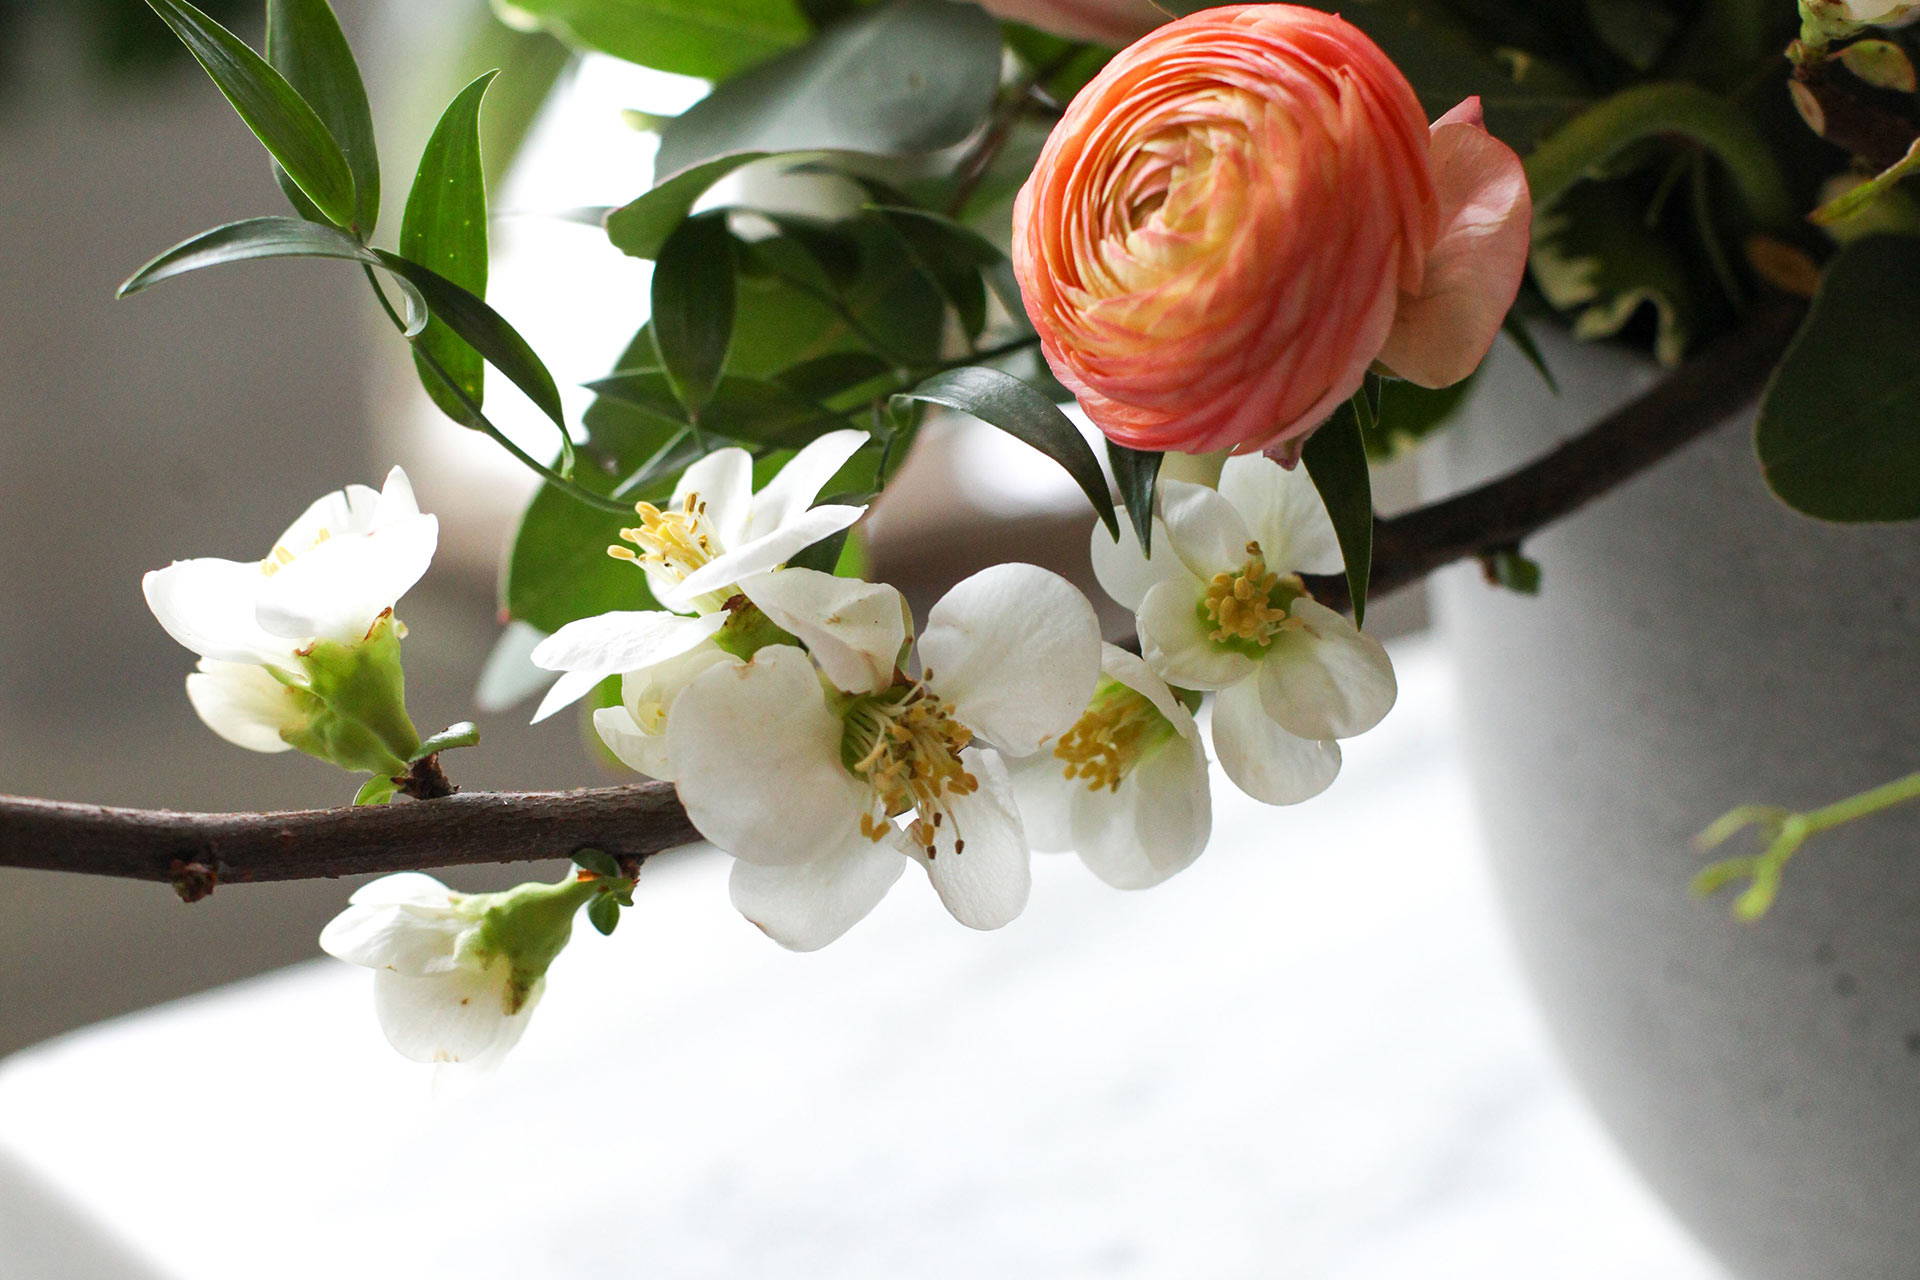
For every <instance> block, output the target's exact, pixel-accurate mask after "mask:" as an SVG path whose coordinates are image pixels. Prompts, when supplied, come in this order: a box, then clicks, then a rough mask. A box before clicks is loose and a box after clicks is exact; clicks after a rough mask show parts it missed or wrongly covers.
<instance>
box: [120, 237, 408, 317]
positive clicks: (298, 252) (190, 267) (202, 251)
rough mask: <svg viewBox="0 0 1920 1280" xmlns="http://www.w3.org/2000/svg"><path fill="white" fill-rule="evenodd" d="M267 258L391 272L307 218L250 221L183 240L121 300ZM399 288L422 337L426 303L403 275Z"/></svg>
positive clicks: (138, 275) (137, 277)
mask: <svg viewBox="0 0 1920 1280" xmlns="http://www.w3.org/2000/svg"><path fill="white" fill-rule="evenodd" d="M266 258H338V259H341V260H342V261H346V262H358V263H360V264H362V265H363V266H369V267H379V268H380V269H381V270H383V271H385V270H391V268H390V267H389V266H388V264H387V263H386V262H385V261H384V260H383V259H382V258H381V257H380V255H379V254H378V253H377V252H376V251H375V250H372V249H369V248H367V247H366V246H365V245H363V244H361V243H360V242H359V241H358V240H356V239H354V238H353V237H352V236H350V235H348V234H347V233H346V232H344V231H341V230H339V229H338V228H336V227H330V226H327V225H326V224H324V223H318V222H308V221H306V220H305V219H303V218H247V219H245V220H244V221H241V222H229V223H227V224H226V225H225V226H223V227H215V228H213V229H212V230H211V231H203V232H201V233H200V234H199V235H197V236H193V237H192V238H190V239H187V240H183V241H181V242H180V243H179V244H177V245H175V246H173V248H171V249H168V250H167V251H166V252H165V253H163V254H161V255H160V256H159V257H157V258H155V259H153V260H152V261H151V262H149V263H147V265H145V266H144V267H141V268H140V269H139V270H138V271H136V272H134V273H133V275H131V276H130V277H128V279H127V281H126V283H125V284H123V285H121V286H120V290H119V296H120V297H123V298H124V297H128V296H130V295H132V294H136V293H139V292H140V291H141V290H143V289H146V288H148V287H150V286H152V285H156V284H159V283H160V282H161V281H162V280H171V279H173V278H174V277H175V276H183V275H186V274H187V273H188V272H190V271H199V270H201V269H202V268H204V267H217V266H220V265H222V264H224V263H229V262H253V261H258V260H260V259H266ZM399 285H400V291H401V294H402V296H403V298H404V300H405V302H406V315H407V325H408V328H409V330H410V331H412V332H418V331H419V330H420V329H421V328H423V327H424V326H425V325H426V323H427V314H428V313H427V303H426V299H425V298H424V297H422V296H421V292H420V290H419V289H418V288H416V287H415V286H414V285H413V283H412V282H411V281H409V280H407V279H406V278H405V277H404V276H401V277H400V279H399Z"/></svg>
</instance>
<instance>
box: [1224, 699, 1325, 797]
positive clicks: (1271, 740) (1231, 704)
mask: <svg viewBox="0 0 1920 1280" xmlns="http://www.w3.org/2000/svg"><path fill="white" fill-rule="evenodd" d="M1213 751H1214V754H1215V755H1216V756H1217V757H1219V760H1220V767H1221V768H1222V769H1225V770H1226V773H1227V776H1228V777H1229V778H1231V779H1233V785H1234V786H1236V787H1239V788H1240V789H1241V790H1242V791H1244V792H1246V793H1247V794H1248V795H1250V796H1252V797H1253V798H1254V799H1255V800H1258V801H1260V802H1262V803H1263V804H1299V803H1300V802H1301V801H1302V800H1311V799H1312V798H1313V797H1315V796H1317V795H1319V794H1320V793H1321V792H1322V791H1325V790H1326V789H1327V788H1328V787H1329V786H1331V785H1332V784H1333V780H1334V779H1335V778H1336V777H1338V776H1339V774H1340V744H1339V743H1337V742H1326V741H1314V740H1312V739H1309V738H1300V737H1295V736H1294V735H1293V734H1291V733H1288V732H1287V731H1286V730H1285V729H1282V728H1281V727H1280V726H1279V725H1278V724H1276V723H1274V721H1273V718H1272V717H1271V716H1269V715H1268V714H1267V712H1266V709H1265V708H1264V707H1263V706H1261V705H1260V690H1259V687H1258V686H1257V685H1256V684H1255V683H1254V682H1253V681H1251V680H1249V681H1247V682H1245V683H1244V684H1238V685H1235V686H1234V687H1233V688H1231V689H1223V690H1222V691H1221V692H1220V694H1219V695H1218V696H1217V697H1215V698H1214V700H1213Z"/></svg>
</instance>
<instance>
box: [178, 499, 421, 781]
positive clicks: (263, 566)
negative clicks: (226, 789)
mask: <svg viewBox="0 0 1920 1280" xmlns="http://www.w3.org/2000/svg"><path fill="white" fill-rule="evenodd" d="M438 537H439V522H438V521H437V520H435V519H434V517H433V516H431V515H423V514H422V513H421V511H420V508H419V506H418V504H417V503H416V502H415V501H414V496H413V487H412V485H410V484H409V483H408V482H407V477H406V473H405V472H403V471H402V470H401V469H400V468H398V467H395V468H394V469H393V470H392V471H391V472H389V473H388V475H387V480H386V485H385V487H384V488H383V489H382V490H381V491H380V492H378V493H376V492H375V491H374V490H372V489H370V488H368V487H367V486H365V485H349V486H348V487H347V488H346V489H344V490H341V491H338V492H335V493H329V494H327V495H326V496H325V497H323V498H321V499H320V500H319V501H317V502H315V503H314V504H313V505H312V506H310V507H308V508H307V510H306V511H305V513H303V514H302V515H301V517H300V518H299V519H298V520H296V521H294V522H293V524H292V525H291V526H290V527H289V528H288V529H287V531H286V532H285V533H283V534H281V535H280V538H279V540H278V541H277V542H275V544H274V546H273V550H271V551H270V552H268V553H267V555H266V557H265V558H263V559H261V560H253V561H235V560H221V559H215V558H211V557H208V558H201V559H194V560H176V561H174V562H173V563H172V564H170V565H168V566H167V567H166V568H164V569H156V570H154V571H153V572H151V573H149V574H147V575H146V577H145V579H144V580H143V582H142V587H143V589H144V591H145V593H146V598H147V605H148V607H149V608H151V609H152V610H153V616H154V617H155V618H157V619H158V620H159V622H160V625H161V626H163V627H165V628H166V630H167V634H169V635H171V636H172V637H173V638H174V639H175V640H178V641H179V642H180V643H181V644H183V645H185V646H186V647H187V648H189V649H191V650H192V651H193V652H194V653H196V654H198V655H199V656H200V658H201V662H200V664H199V667H200V669H199V671H198V672H196V673H195V674H193V675H190V676H188V677H187V694H188V697H189V698H190V699H191V700H192V703H193V706H194V710H195V711H196V712H198V713H199V715H200V718H201V719H202V720H203V721H205V722H206V724H207V726H208V727H209V728H210V729H212V730H213V731H214V732H215V733H217V734H219V735H220V736H221V737H223V738H225V739H226V740H227V741H229V742H232V743H235V744H237V745H239V746H243V747H248V748H250V749H252V750H255V751H282V750H285V749H286V747H287V743H286V739H285V737H284V736H283V734H284V733H285V732H286V731H289V730H290V729H293V728H297V727H298V726H299V725H300V724H303V723H304V722H305V716H304V713H303V711H302V708H303V706H304V704H303V703H302V701H301V692H300V690H301V686H302V684H303V682H304V679H305V675H304V668H303V665H302V662H301V654H302V651H304V650H307V649H309V648H311V647H312V646H313V645H314V644H315V643H316V642H318V641H332V642H336V643H339V644H343V645H353V644H357V643H358V642H359V641H361V640H362V639H364V638H365V637H366V636H367V634H368V633H369V632H370V631H371V630H372V629H373V628H374V626H375V625H376V624H377V623H379V621H380V620H381V618H382V617H383V616H384V615H386V614H387V613H388V612H389V611H390V610H392V608H393V606H394V604H395V603H396V602H397V601H398V600H399V599H400V597H401V596H403V595H405V594H406V592H407V591H408V590H409V589H410V588H411V587H412V586H413V585H414V584H415V583H416V582H418V581H419V580H420V578H421V575H423V574H424V573H426V571H427V565H428V564H429V562H430V561H431V560H432V559H433V552H434V546H435V543H436V542H437V540H438ZM272 673H278V678H276V676H275V675H274V674H272Z"/></svg>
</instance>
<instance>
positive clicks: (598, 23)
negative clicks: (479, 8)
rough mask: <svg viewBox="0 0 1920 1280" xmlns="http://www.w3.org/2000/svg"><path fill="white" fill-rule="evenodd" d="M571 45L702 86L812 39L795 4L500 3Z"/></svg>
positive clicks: (748, 0) (722, 0)
mask: <svg viewBox="0 0 1920 1280" xmlns="http://www.w3.org/2000/svg"><path fill="white" fill-rule="evenodd" d="M495 7H496V8H498V9H500V10H502V11H504V12H506V13H507V14H509V15H511V16H513V17H516V18H522V19H524V20H525V21H526V22H527V23H529V24H531V23H538V24H539V25H541V26H543V27H545V28H546V29H547V30H549V31H551V32H553V33H554V34H555V35H557V36H559V37H560V38H562V39H563V40H566V41H568V42H569V43H571V44H575V45H579V46H582V47H584V48H588V49H598V50H599V51H600V52H602V53H610V54H612V55H613V56H614V57H616V58H624V59H626V60H627V61H628V62H637V63H639V64H640V65H641V66H645V67H654V68H656V69H658V70H661V71H671V72H674V73H676V74H678V75H683V76H698V77H700V78H701V79H703V80H724V79H726V78H728V77H729V76H732V75H733V74H734V73H736V72H738V71H740V70H742V69H743V68H746V67H750V66H752V65H753V64H754V63H756V62H762V61H764V60H766V59H767V58H770V57H772V56H773V55H775V54H777V53H780V52H782V51H784V50H787V49H791V48H793V47H794V46H795V45H797V44H802V43H804V42H805V41H806V39H807V37H808V36H809V35H811V34H812V31H811V28H810V26H809V24H808V22H807V19H806V16H805V15H804V13H803V12H802V11H801V7H800V6H799V5H798V4H796V3H794V0H495Z"/></svg>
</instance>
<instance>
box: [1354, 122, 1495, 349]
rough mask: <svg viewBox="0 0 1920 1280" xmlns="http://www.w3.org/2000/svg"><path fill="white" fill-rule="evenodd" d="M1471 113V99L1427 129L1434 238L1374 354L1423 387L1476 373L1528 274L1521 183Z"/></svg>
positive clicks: (1493, 138)
mask: <svg viewBox="0 0 1920 1280" xmlns="http://www.w3.org/2000/svg"><path fill="white" fill-rule="evenodd" d="M1469 103H1471V104H1473V105H1472V108H1471V109H1470V110H1466V111H1463V110H1462V109H1463V108H1467V107H1468V104H1469ZM1478 105H1479V104H1478V100H1477V99H1472V98H1470V99H1468V100H1467V102H1463V103H1461V104H1460V106H1459V107H1456V108H1454V110H1453V111H1450V112H1448V113H1447V114H1446V115H1445V116H1442V117H1441V118H1440V119H1439V120H1437V121H1435V122H1434V126H1433V134H1432V137H1433V144H1432V157H1433V176H1434V185H1435V189H1436V192H1437V193H1438V195H1439V198H1440V239H1439V240H1438V241H1437V242H1436V243H1435V244H1434V246H1433V250H1432V252H1430V253H1429V254H1428V255H1427V269H1426V278H1425V279H1424V280H1423V281H1422V282H1421V285H1420V290H1419V292H1418V293H1417V294H1414V295H1411V296H1403V297H1402V298H1401V299H1400V307H1399V310H1398V311H1397V312H1396V313H1395V315H1394V321H1393V329H1392V331H1391V332H1389V333H1388V335H1387V344H1386V346H1385V347H1384V348H1382V349H1381V352H1380V363H1381V364H1383V365H1385V366H1386V367H1387V368H1389V369H1391V370H1392V371H1393V372H1394V373H1395V374H1397V375H1398V376H1400V377H1402V378H1405V379H1406V380H1407V381H1409V382H1413V383H1417V384H1419V385H1420V386H1423V387H1446V386H1451V385H1453V384H1454V383H1456V382H1458V381H1460V379H1462V378H1464V377H1466V376H1467V375H1468V374H1470V373H1472V372H1473V371H1474V370H1475V369H1477V368H1479V367H1480V362H1481V361H1482V360H1484V359H1486V355H1487V350H1488V348H1490V347H1491V346H1492V345H1493V339H1494V336H1495V335H1496V334H1498V333H1499V332H1500V326H1501V324H1502V323H1503V322H1504V321H1505V320H1506V316H1507V310H1508V308H1510V307H1511V306H1513V299H1514V295H1515V294H1516V293H1518V292H1519V289H1520V277H1521V276H1522V275H1523V274H1524V273H1525V271H1526V266H1527V249H1528V243H1529V236H1530V233H1531V229H1532V225H1533V198H1532V195H1531V194H1530V193H1529V192H1528V190H1527V175H1526V172H1525V170H1524V169H1523V168H1522V167H1521V164H1520V157H1519V156H1517V155H1515V154H1514V152H1513V149H1512V148H1511V147H1509V146H1507V145H1506V144H1505V143H1504V142H1501V141H1500V140H1499V139H1498V138H1496V137H1494V136H1493V135H1492V134H1490V133H1488V132H1487V131H1486V130H1485V129H1484V128H1482V127H1481V125H1480V122H1479V119H1478V114H1479V112H1478Z"/></svg>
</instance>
